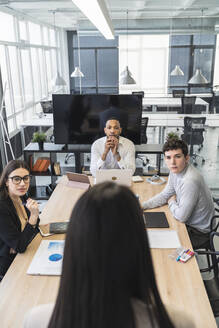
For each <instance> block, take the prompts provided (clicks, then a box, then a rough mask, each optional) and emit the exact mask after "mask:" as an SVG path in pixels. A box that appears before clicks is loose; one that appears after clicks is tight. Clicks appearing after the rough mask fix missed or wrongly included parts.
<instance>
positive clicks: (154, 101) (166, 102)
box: [142, 96, 209, 114]
mask: <svg viewBox="0 0 219 328" xmlns="http://www.w3.org/2000/svg"><path fill="white" fill-rule="evenodd" d="M142 105H143V110H144V109H145V108H146V107H147V106H152V111H153V112H156V111H157V107H167V108H168V107H181V105H182V102H181V98H173V97H172V96H169V97H168V96H166V97H144V98H143V100H142ZM195 105H202V106H205V108H206V114H208V113H209V103H208V102H206V101H204V100H203V99H201V98H199V97H197V98H196V100H195Z"/></svg>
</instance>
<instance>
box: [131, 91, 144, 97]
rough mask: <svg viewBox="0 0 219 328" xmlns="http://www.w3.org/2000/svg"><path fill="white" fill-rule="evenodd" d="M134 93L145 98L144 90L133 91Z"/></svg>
mask: <svg viewBox="0 0 219 328" xmlns="http://www.w3.org/2000/svg"><path fill="white" fill-rule="evenodd" d="M132 95H137V96H138V95H139V96H142V98H144V91H132Z"/></svg>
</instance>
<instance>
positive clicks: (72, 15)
mask: <svg viewBox="0 0 219 328" xmlns="http://www.w3.org/2000/svg"><path fill="white" fill-rule="evenodd" d="M106 4H107V7H108V9H109V13H110V17H111V19H112V22H113V26H114V29H115V32H116V33H117V34H119V33H122V31H124V30H125V29H126V25H127V21H126V18H127V10H128V19H129V29H131V30H133V31H134V30H135V29H136V31H137V30H139V29H140V30H142V32H144V31H145V32H146V33H147V30H148V29H149V30H152V29H153V28H155V30H156V29H157V30H162V29H163V30H164V31H166V30H167V29H168V26H170V22H167V21H169V20H171V19H174V24H172V27H173V29H174V25H175V28H176V30H177V28H178V25H179V26H180V29H181V30H183V26H182V22H183V24H184V27H185V30H188V27H189V26H191V29H193V25H194V29H196V30H197V31H199V30H200V21H201V17H202V10H203V17H204V18H205V20H203V22H204V24H203V28H204V29H206V30H207V31H211V32H214V31H215V25H219V0H208V1H206V0H177V1H176V0H165V1H164V0H136V1H134V0H106ZM1 8H2V9H4V8H6V9H7V8H10V9H13V10H15V11H17V12H19V14H20V15H22V14H23V15H28V16H31V17H32V18H34V19H38V20H39V21H41V22H44V23H47V24H53V23H54V15H53V12H54V11H55V13H56V14H55V22H56V25H57V26H59V27H63V28H65V29H75V26H76V24H77V22H78V24H79V26H80V27H81V28H82V29H83V30H86V29H87V30H95V27H94V26H93V25H92V24H91V23H90V22H89V21H88V20H87V19H86V17H84V15H83V14H82V13H81V12H80V11H79V10H78V9H77V7H76V6H75V5H74V4H73V2H72V1H71V0H58V1H52V0H14V1H13V0H11V1H10V0H9V1H7V0H0V10H1ZM178 19H179V21H178Z"/></svg>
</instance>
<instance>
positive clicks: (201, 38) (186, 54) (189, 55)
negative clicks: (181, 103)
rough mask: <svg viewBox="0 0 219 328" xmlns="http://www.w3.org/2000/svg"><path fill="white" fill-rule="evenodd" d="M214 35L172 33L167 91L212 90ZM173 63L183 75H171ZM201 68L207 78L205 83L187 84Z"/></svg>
mask: <svg viewBox="0 0 219 328" xmlns="http://www.w3.org/2000/svg"><path fill="white" fill-rule="evenodd" d="M215 40H216V38H215V35H214V34H202V35H200V34H197V35H172V36H171V38H170V65H169V92H172V89H177V88H178V89H184V90H185V91H186V92H187V93H207V92H210V91H211V90H212V82H213V72H214V56H215ZM175 65H180V68H181V69H182V70H183V72H184V76H171V75H170V72H171V71H172V70H173V68H174V67H175ZM196 69H201V71H202V73H203V75H204V76H205V77H206V79H207V80H208V82H209V83H208V84H206V85H194V86H193V85H189V83H188V81H189V79H190V78H191V77H192V76H193V75H194V74H195V72H196Z"/></svg>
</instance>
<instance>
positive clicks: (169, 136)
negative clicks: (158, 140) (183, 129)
mask: <svg viewBox="0 0 219 328" xmlns="http://www.w3.org/2000/svg"><path fill="white" fill-rule="evenodd" d="M170 139H177V140H178V139H179V136H178V134H177V133H176V132H173V131H171V132H169V133H167V136H166V140H170Z"/></svg>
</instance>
